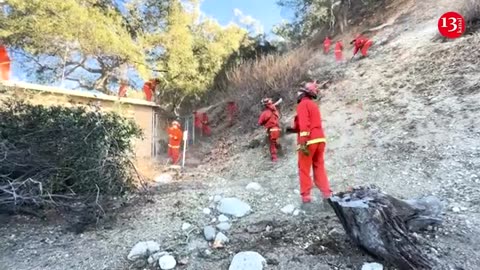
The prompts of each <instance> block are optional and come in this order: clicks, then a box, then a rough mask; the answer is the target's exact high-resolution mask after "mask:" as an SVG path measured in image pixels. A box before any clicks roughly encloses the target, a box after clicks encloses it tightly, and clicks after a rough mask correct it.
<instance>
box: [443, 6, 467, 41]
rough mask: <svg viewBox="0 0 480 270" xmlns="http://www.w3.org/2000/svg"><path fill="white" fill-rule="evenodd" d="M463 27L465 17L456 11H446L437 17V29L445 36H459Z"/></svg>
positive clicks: (462, 31)
mask: <svg viewBox="0 0 480 270" xmlns="http://www.w3.org/2000/svg"><path fill="white" fill-rule="evenodd" d="M465 29H466V25H465V19H464V18H463V16H462V15H461V14H459V13H457V12H453V11H452V12H447V13H445V14H443V15H442V17H440V19H438V31H439V32H440V34H441V35H442V36H444V37H446V38H459V37H461V36H462V35H463V33H465Z"/></svg>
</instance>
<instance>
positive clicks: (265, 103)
mask: <svg viewBox="0 0 480 270" xmlns="http://www.w3.org/2000/svg"><path fill="white" fill-rule="evenodd" d="M269 104H273V101H272V99H271V98H263V99H262V105H264V106H266V105H269Z"/></svg>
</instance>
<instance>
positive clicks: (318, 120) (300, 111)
mask: <svg viewBox="0 0 480 270" xmlns="http://www.w3.org/2000/svg"><path fill="white" fill-rule="evenodd" d="M293 128H294V129H295V130H296V131H297V132H298V142H299V143H303V142H306V141H311V140H314V139H321V138H325V134H324V133H323V128H322V116H321V115H320V109H319V108H318V105H317V104H316V103H315V102H314V101H313V100H311V99H310V98H308V97H304V98H302V99H301V100H300V103H298V105H297V115H296V116H295V123H294V127H293ZM300 137H304V139H303V140H304V141H302V139H301V138H300Z"/></svg>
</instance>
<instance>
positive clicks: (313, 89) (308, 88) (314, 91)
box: [300, 81, 318, 98]
mask: <svg viewBox="0 0 480 270" xmlns="http://www.w3.org/2000/svg"><path fill="white" fill-rule="evenodd" d="M300 92H304V93H305V94H307V95H309V96H310V97H312V98H317V95H318V84H317V82H316V81H313V82H308V83H305V84H304V85H303V86H302V87H301V88H300Z"/></svg>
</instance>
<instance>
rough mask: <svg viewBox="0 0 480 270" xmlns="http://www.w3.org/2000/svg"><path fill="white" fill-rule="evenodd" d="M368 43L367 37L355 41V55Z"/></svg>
mask: <svg viewBox="0 0 480 270" xmlns="http://www.w3.org/2000/svg"><path fill="white" fill-rule="evenodd" d="M367 42H368V38H365V37H362V36H360V37H358V38H356V39H355V42H354V43H353V46H354V47H355V48H354V50H353V54H354V55H355V54H357V53H358V51H359V50H360V49H361V48H362V47H363V45H365V43H367Z"/></svg>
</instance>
